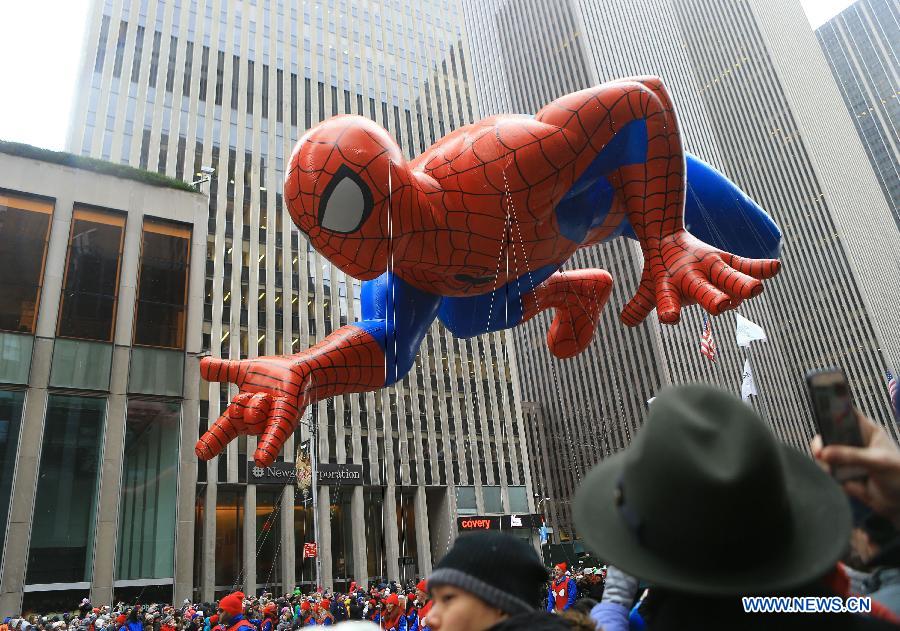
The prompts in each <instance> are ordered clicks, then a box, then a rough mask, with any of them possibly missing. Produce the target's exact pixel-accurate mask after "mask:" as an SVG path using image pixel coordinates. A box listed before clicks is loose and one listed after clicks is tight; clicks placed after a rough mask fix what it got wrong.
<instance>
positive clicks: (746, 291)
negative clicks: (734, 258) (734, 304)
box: [709, 259, 763, 300]
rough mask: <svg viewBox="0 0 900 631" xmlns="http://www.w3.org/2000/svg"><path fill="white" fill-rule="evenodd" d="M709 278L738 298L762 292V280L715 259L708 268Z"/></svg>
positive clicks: (746, 298) (744, 298) (750, 296)
mask: <svg viewBox="0 0 900 631" xmlns="http://www.w3.org/2000/svg"><path fill="white" fill-rule="evenodd" d="M709 278H710V280H711V281H712V282H713V283H714V284H715V285H716V287H718V288H719V289H721V290H722V291H724V292H725V293H727V294H728V295H729V296H731V297H732V298H735V299H739V300H749V299H750V298H753V297H755V296H758V295H759V294H760V293H762V290H763V285H762V281H760V280H758V279H756V278H754V277H753V276H748V275H747V274H744V273H743V272H741V271H739V270H736V269H734V268H733V267H730V266H729V265H726V264H725V262H724V261H722V260H721V259H717V260H716V262H715V263H713V264H712V266H711V267H710V270H709Z"/></svg>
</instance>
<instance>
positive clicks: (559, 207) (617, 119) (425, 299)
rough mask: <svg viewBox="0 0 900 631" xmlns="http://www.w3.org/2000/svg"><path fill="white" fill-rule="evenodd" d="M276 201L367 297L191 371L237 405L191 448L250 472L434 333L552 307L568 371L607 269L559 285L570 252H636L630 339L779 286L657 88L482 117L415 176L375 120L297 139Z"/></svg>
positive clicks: (731, 192)
mask: <svg viewBox="0 0 900 631" xmlns="http://www.w3.org/2000/svg"><path fill="white" fill-rule="evenodd" d="M284 191H285V200H286V202H287V206H288V210H289V211H290V213H291V217H292V219H293V220H294V222H295V223H296V225H297V227H298V228H299V229H300V230H302V231H303V232H304V233H306V235H307V236H308V237H309V240H310V242H311V243H312V245H313V246H314V247H315V248H316V250H318V252H319V253H321V254H322V255H323V256H324V257H325V258H327V259H328V260H329V261H331V262H332V263H333V264H334V265H336V266H337V267H338V268H340V269H341V270H342V271H344V272H345V273H346V274H348V275H350V276H353V277H354V278H357V279H360V280H362V281H365V282H364V283H363V287H362V296H361V298H362V319H361V321H359V322H355V323H353V324H349V325H347V326H343V327H341V328H340V329H338V330H337V331H334V332H333V333H332V334H330V335H329V336H328V337H326V338H325V339H324V340H322V341H321V342H319V343H318V344H316V345H315V346H313V347H312V348H310V349H308V350H306V351H303V352H301V353H298V354H296V355H291V356H278V357H261V358H256V359H246V360H240V361H233V360H222V359H218V358H213V357H207V358H204V359H203V360H202V361H201V365H200V370H201V374H202V375H203V377H204V378H205V379H207V380H209V381H220V382H226V381H227V382H232V383H235V384H237V385H238V386H239V388H240V393H239V394H237V395H236V396H235V397H234V399H233V400H232V403H231V404H230V405H229V407H228V408H227V409H226V410H225V412H224V413H223V414H222V416H221V417H220V418H219V419H218V420H217V421H216V422H215V423H214V424H213V425H212V427H210V429H209V431H208V432H206V433H205V434H204V435H203V436H202V437H201V438H200V441H199V442H198V443H197V448H196V451H197V454H198V456H199V457H200V458H202V459H209V458H212V457H214V456H215V455H217V454H218V453H220V452H221V451H222V449H224V447H225V445H226V444H227V443H228V442H229V441H231V440H233V439H234V438H235V437H236V436H237V435H238V434H252V435H258V436H260V438H259V441H258V443H257V449H256V452H255V454H254V459H255V460H256V462H257V464H259V465H261V466H265V465H268V464H270V463H271V462H273V461H274V459H275V458H276V457H277V455H278V453H279V451H280V450H281V447H282V446H283V444H284V441H285V440H286V439H287V438H288V437H289V436H290V435H291V434H292V433H293V432H294V429H295V428H296V425H297V421H298V418H299V416H300V415H301V413H302V412H303V410H304V409H305V408H306V406H307V405H309V404H310V403H314V402H316V401H320V400H322V399H325V398H327V397H331V396H335V395H339V394H346V393H351V392H365V391H371V390H376V389H378V388H381V387H383V386H386V385H390V384H392V383H395V382H396V381H398V380H400V379H402V378H403V377H404V376H405V375H406V373H407V372H408V371H409V369H410V368H411V366H412V363H413V360H414V358H415V356H416V353H417V351H418V347H419V344H420V343H421V342H422V340H423V339H424V337H425V334H426V333H427V331H428V329H429V327H430V326H431V324H432V323H433V322H434V320H435V319H439V320H440V321H441V322H442V323H443V324H444V325H445V326H446V327H447V328H448V329H449V330H450V331H451V332H452V333H453V334H454V335H456V336H458V337H471V336H475V335H479V334H481V333H486V332H491V331H499V330H502V329H507V328H510V327H514V326H517V325H519V324H521V323H523V322H525V321H526V320H528V319H529V318H532V317H534V316H535V315H536V314H537V313H539V312H540V311H543V310H545V309H550V308H553V309H554V310H555V317H554V319H553V322H552V324H551V327H550V331H549V333H548V340H547V342H548V346H549V348H550V351H551V352H552V353H553V354H554V355H556V356H557V357H571V356H573V355H576V354H577V353H579V352H581V351H582V350H584V348H585V347H586V346H587V345H588V344H589V343H590V341H591V338H592V336H593V332H594V329H595V327H596V325H597V322H598V319H599V313H600V310H601V309H602V307H603V305H604V304H605V303H606V301H607V299H608V297H609V294H610V291H611V288H612V277H611V276H610V275H609V273H608V272H606V271H604V270H599V269H585V270H576V271H565V272H562V271H560V268H561V267H562V266H563V265H564V264H565V263H566V261H568V260H569V258H570V257H571V256H572V255H573V254H574V253H575V251H576V250H578V249H579V248H583V247H589V246H591V245H594V244H597V243H601V242H604V241H607V240H610V239H613V238H616V237H620V236H622V237H627V238H631V239H636V240H637V241H638V242H639V243H640V245H641V249H642V251H643V255H644V269H643V274H642V276H641V279H640V282H639V284H638V287H637V290H636V294H635V296H634V297H633V298H632V299H631V301H629V302H628V303H627V304H626V305H625V308H624V309H623V311H622V314H621V319H622V322H623V323H624V324H626V325H628V326H635V325H637V324H639V323H640V322H641V321H643V320H644V318H646V317H647V315H648V314H649V313H650V312H651V311H652V310H653V309H654V308H655V309H656V310H657V314H658V317H659V319H660V321H661V322H664V323H667V324H674V323H677V322H678V320H679V317H680V312H681V308H682V306H684V305H689V304H693V303H697V304H700V305H701V307H703V308H704V309H705V310H706V311H708V312H709V313H711V314H713V315H717V314H719V313H721V312H723V311H725V310H726V309H732V308H734V307H736V306H737V305H738V304H740V302H741V301H743V300H746V299H748V298H751V297H753V296H756V295H757V294H759V292H760V291H762V283H761V280H763V279H767V278H771V277H772V276H774V275H775V274H776V273H777V272H778V270H779V263H778V261H777V260H774V257H775V256H777V254H778V251H779V247H780V242H781V235H780V232H779V230H778V228H777V227H776V226H775V224H774V223H773V222H772V220H771V219H770V218H769V217H768V215H766V214H765V212H763V211H762V209H760V208H759V206H757V205H756V204H755V203H754V202H753V201H752V200H750V199H749V198H748V197H747V196H746V195H745V194H744V193H742V192H741V191H740V190H739V189H738V188H737V187H736V186H735V185H734V184H732V183H731V182H730V181H729V180H728V179H727V178H725V176H723V175H722V174H720V173H718V172H717V171H715V170H714V169H712V168H711V167H709V166H708V165H706V164H704V163H703V162H701V161H700V160H698V159H696V158H693V157H692V156H687V157H686V156H685V152H684V150H683V149H682V144H681V137H680V134H679V131H678V125H677V122H676V119H675V112H674V109H673V106H672V103H671V100H670V98H669V95H668V93H667V92H666V90H665V88H664V87H663V85H662V84H661V82H660V81H659V79H657V78H654V77H638V78H632V79H624V80H620V81H614V82H611V83H606V84H602V85H600V86H597V87H594V88H590V89H587V90H582V91H580V92H575V93H573V94H569V95H566V96H563V97H561V98H559V99H557V100H556V101H553V102H552V103H550V104H549V105H547V106H546V107H544V108H543V109H542V110H540V111H539V112H538V113H537V114H536V115H535V116H533V117H532V116H515V115H504V116H495V117H491V118H487V119H484V120H482V121H481V122H479V123H476V124H474V125H468V126H466V127H462V128H460V129H457V130H456V131H454V132H452V133H451V134H449V135H447V136H445V137H444V138H442V139H441V140H439V141H438V142H436V143H435V144H434V145H432V146H431V147H430V148H429V149H428V150H427V151H425V152H424V153H423V154H421V155H420V156H418V157H417V158H416V159H414V160H413V161H411V162H408V161H407V160H406V158H405V157H404V156H403V154H402V153H401V150H400V148H399V146H398V145H397V143H396V142H395V141H394V140H393V139H392V138H391V137H390V136H389V135H388V134H387V133H386V132H385V131H384V129H382V128H381V127H380V126H378V125H377V124H376V123H374V122H372V121H370V120H368V119H364V118H361V117H358V116H336V117H334V118H331V119H329V120H327V121H324V122H323V123H321V124H319V125H317V126H316V127H314V128H312V129H310V130H309V131H308V132H307V133H306V134H305V135H304V136H303V137H302V138H301V139H300V140H299V142H298V143H297V147H296V148H295V150H294V153H293V155H292V157H291V161H290V168H289V171H288V173H287V176H286V178H285V186H284ZM686 193H689V194H687V195H686ZM686 223H687V225H688V226H689V227H690V228H691V232H688V230H687V229H686V225H685V224H686ZM735 250H737V251H739V252H740V253H741V254H742V255H743V256H746V257H750V258H743V257H742V256H737V255H735V254H732V253H730V251H735ZM758 258H761V259H762V260H755V259H758Z"/></svg>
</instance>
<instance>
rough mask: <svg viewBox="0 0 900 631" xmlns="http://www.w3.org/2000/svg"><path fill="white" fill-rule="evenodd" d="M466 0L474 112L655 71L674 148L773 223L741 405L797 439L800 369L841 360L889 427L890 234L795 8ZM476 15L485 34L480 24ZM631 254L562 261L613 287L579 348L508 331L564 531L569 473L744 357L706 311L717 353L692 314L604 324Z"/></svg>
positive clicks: (893, 353)
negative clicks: (750, 389)
mask: <svg viewBox="0 0 900 631" xmlns="http://www.w3.org/2000/svg"><path fill="white" fill-rule="evenodd" d="M464 7H465V11H466V21H467V24H468V26H469V31H470V41H471V44H472V46H473V58H474V59H479V60H484V59H498V58H499V59H501V60H502V62H498V63H497V64H495V65H493V66H492V65H491V64H489V63H476V64H475V66H474V68H475V72H476V87H477V88H478V103H479V107H480V108H481V109H482V112H481V114H482V115H488V114H494V113H498V112H499V111H501V109H500V108H504V107H509V109H511V110H512V111H517V112H523V113H533V112H535V111H536V110H537V109H539V108H540V107H541V106H543V105H544V104H545V103H546V102H548V101H550V100H552V99H553V98H556V97H557V96H560V95H562V94H565V93H566V92H569V91H571V90H573V89H580V88H583V87H587V86H588V85H590V84H595V83H600V82H603V81H609V80H612V79H616V78H620V77H627V76H633V75H646V74H653V75H657V76H660V77H662V79H663V81H664V82H665V84H666V85H667V86H668V88H669V90H670V92H671V93H672V95H673V99H674V102H675V106H676V110H677V113H678V117H679V121H680V125H681V131H682V135H683V139H684V144H685V148H686V149H687V150H688V151H690V152H692V153H694V154H695V155H698V156H700V157H702V158H703V159H704V160H706V161H707V162H710V163H711V164H713V165H714V166H715V167H717V168H718V169H719V170H721V171H723V172H724V173H725V174H726V175H728V176H729V177H730V178H731V179H732V180H733V181H735V182H737V183H738V185H739V186H741V188H743V189H744V190H745V191H746V192H747V193H748V194H750V196H751V197H753V198H754V199H756V200H757V201H759V203H760V205H761V206H762V207H763V208H765V209H766V210H767V211H768V212H769V213H770V214H771V215H772V216H773V217H774V218H775V220H776V221H777V222H778V223H779V225H780V226H781V228H782V230H783V231H784V247H783V250H782V260H783V261H784V265H785V267H784V270H783V271H782V273H781V274H780V275H779V276H777V277H776V278H775V279H773V280H771V281H767V282H766V290H765V291H764V292H763V294H762V295H761V296H760V297H758V298H756V299H754V300H752V301H750V302H749V303H745V304H744V305H742V306H741V307H740V309H739V312H740V313H741V314H743V315H744V316H746V317H748V318H750V319H751V320H753V321H754V322H757V323H758V324H760V325H762V326H763V327H764V328H765V330H766V331H767V333H768V337H769V339H768V341H767V342H762V343H757V344H754V346H753V349H752V352H753V357H752V361H753V370H754V376H755V379H756V383H757V385H758V386H759V389H760V392H761V396H760V397H758V398H756V399H755V400H754V401H753V405H754V406H755V407H756V408H757V409H758V410H759V411H760V413H761V414H762V416H763V417H764V418H765V419H766V421H767V422H769V423H770V424H771V425H772V427H773V429H775V431H776V432H777V433H778V434H779V435H780V436H781V437H782V438H783V439H784V440H786V441H787V442H789V443H790V444H793V445H795V446H796V447H798V448H801V449H803V448H805V446H806V444H807V442H808V439H809V438H810V437H811V436H812V434H813V429H812V423H811V416H810V412H809V408H808V406H807V403H806V393H805V391H804V383H803V376H804V373H805V372H806V370H807V369H809V368H814V367H824V366H830V365H840V366H842V367H843V368H844V369H845V370H846V371H847V374H848V377H849V378H850V380H851V382H852V384H853V387H854V394H855V396H856V400H857V403H858V405H859V407H860V408H861V409H862V410H863V411H864V412H865V413H866V414H868V415H869V416H871V417H872V418H875V419H877V420H878V421H879V422H881V423H883V424H884V425H885V426H886V427H888V428H889V432H890V433H891V434H892V436H894V437H895V438H896V430H895V429H894V427H893V424H892V423H891V422H890V420H889V419H890V412H889V408H888V404H887V398H886V389H885V382H884V372H885V369H886V368H888V367H895V366H897V365H898V364H900V349H898V341H897V339H896V335H893V336H892V333H891V332H892V331H896V330H897V328H898V326H900V316H898V314H897V310H896V308H895V306H892V305H895V303H896V300H895V299H894V300H890V299H889V294H890V293H891V291H892V290H893V291H894V293H895V288H896V283H895V282H892V277H894V276H896V274H895V273H894V272H893V270H896V269H897V265H898V256H900V254H898V253H900V243H898V239H897V232H896V230H894V227H893V225H892V224H893V222H892V221H890V216H889V212H888V211H887V209H886V207H885V203H884V200H883V199H882V198H881V197H880V195H878V194H877V187H875V184H874V179H873V177H874V176H873V174H872V171H871V168H870V167H869V165H868V163H867V161H866V160H865V157H864V155H863V153H862V150H861V146H860V143H859V141H858V139H856V138H855V136H854V135H853V134H852V131H851V126H850V121H849V119H847V117H846V116H845V114H844V113H843V111H837V110H838V109H840V108H839V107H838V104H839V94H838V92H837V90H836V89H835V86H834V82H833V80H832V79H831V78H830V76H829V74H828V72H827V70H826V65H825V62H824V58H823V56H822V54H821V52H820V50H819V49H818V47H817V46H816V45H815V43H814V41H813V36H812V31H811V30H810V29H809V27H808V23H807V22H806V19H805V17H804V15H803V13H802V10H801V9H800V7H799V5H795V4H793V3H790V5H789V6H788V7H781V5H779V7H781V8H780V9H779V10H778V12H779V13H778V17H776V15H775V13H776V12H775V9H770V8H767V7H765V6H763V3H755V2H750V3H738V2H722V3H715V2H701V1H699V0H695V1H688V0H684V1H682V0H671V1H670V0H631V1H624V2H616V3H593V2H579V1H576V0H555V1H553V2H549V3H545V2H536V1H535V2H532V1H531V0H526V1H524V2H508V1H506V0H496V1H495V2H493V3H483V2H474V1H472V2H465V3H464ZM479 24H485V25H486V27H485V32H486V33H489V34H490V35H489V36H485V37H478V36H477V35H476V29H477V25H479ZM494 68H497V70H496V71H495V70H494ZM801 69H802V70H803V73H804V74H803V76H802V77H801V76H799V74H800V72H801ZM492 72H496V73H497V74H496V75H493V74H491V73H492ZM799 85H802V86H804V91H801V90H800V89H799V88H798V86H799ZM813 94H815V98H813V97H812V96H811V95H813ZM800 130H804V131H803V132H801V131H800ZM869 184H871V186H869ZM688 194H690V190H688ZM854 216H855V219H854ZM870 226H871V227H870ZM689 227H690V226H689ZM641 265H642V259H641V257H640V254H639V249H638V247H637V245H636V244H635V243H630V242H626V241H618V242H612V243H609V244H604V245H602V246H600V247H596V248H593V249H591V250H587V251H582V252H579V253H578V255H576V257H574V259H573V261H572V262H571V263H570V266H569V268H577V267H604V268H606V269H608V270H609V271H610V272H611V273H612V274H613V276H614V278H615V279H616V281H617V285H616V287H615V289H614V292H613V295H612V297H611V298H610V301H609V304H608V305H607V307H606V309H605V311H604V313H603V319H602V321H601V324H600V327H599V329H598V333H597V336H596V340H595V342H594V343H593V345H592V346H591V347H590V348H588V350H587V351H585V353H583V354H582V355H581V356H579V357H577V358H574V359H572V360H567V361H557V360H555V359H553V358H552V357H550V355H549V354H548V352H547V351H546V349H545V348H542V342H541V340H542V338H543V335H544V331H545V330H546V326H547V323H548V322H547V319H546V318H535V320H534V321H533V322H530V323H528V325H526V326H525V327H524V329H523V331H521V332H517V337H516V340H517V344H516V346H517V354H516V355H517V357H518V359H519V363H520V366H519V372H520V374H521V376H522V389H523V410H524V412H525V414H526V416H527V418H528V419H529V424H528V435H529V449H530V451H531V462H532V466H533V468H534V484H535V490H536V491H537V492H538V494H539V495H540V496H541V497H540V498H539V500H538V501H539V502H540V503H541V507H540V508H541V511H542V512H544V513H546V514H547V515H548V517H549V524H550V525H551V526H553V527H555V528H557V529H558V531H559V534H560V535H561V536H562V537H566V536H573V534H577V533H573V526H572V520H571V511H570V506H569V502H570V500H571V495H572V491H573V489H574V487H575V485H576V484H577V482H578V480H579V479H580V477H581V476H582V474H583V473H584V471H585V470H586V469H587V468H589V467H590V465H591V464H593V462H595V461H596V460H598V459H600V458H602V457H603V456H605V455H607V454H609V453H610V452H611V451H615V450H617V449H620V448H622V447H623V446H625V445H626V444H627V443H628V442H629V441H630V436H631V434H632V433H633V432H634V431H636V430H637V429H638V427H639V426H640V423H641V419H642V418H643V415H644V414H645V412H646V409H647V400H649V399H650V398H651V397H652V396H654V394H655V393H656V391H657V389H658V388H659V387H660V386H661V385H665V384H668V383H684V382H689V381H704V382H709V383H714V384H718V385H719V386H721V387H723V388H726V389H729V390H731V391H732V392H735V393H737V392H739V391H740V383H741V376H742V368H743V365H744V362H745V359H746V358H747V353H746V351H744V350H742V349H738V348H737V347H736V345H735V343H734V328H735V326H734V316H733V314H730V313H727V314H725V315H723V316H720V317H717V318H714V319H713V324H712V328H713V333H714V337H715V340H716V342H717V345H718V361H717V362H716V363H715V364H713V363H712V362H710V361H708V360H707V359H706V358H705V357H703V356H702V355H700V353H699V344H700V335H701V331H702V314H701V313H700V311H699V310H698V308H697V307H691V308H688V309H686V310H684V312H683V314H682V321H681V322H680V323H679V324H678V325H677V326H673V327H670V326H661V325H659V324H658V321H657V320H656V316H655V314H651V316H650V318H649V319H648V321H647V322H646V323H644V324H642V325H641V326H640V327H637V328H635V329H626V328H624V327H623V326H622V325H621V324H620V323H619V322H618V312H619V310H620V309H621V307H622V306H623V304H624V302H625V301H626V300H627V299H628V298H630V297H631V295H632V294H633V291H634V288H635V286H636V284H637V281H638V278H639V274H640V270H641ZM879 269H880V270H881V271H880V272H879V271H878V270H879ZM886 270H892V271H891V272H887V271H886Z"/></svg>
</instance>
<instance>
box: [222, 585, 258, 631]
mask: <svg viewBox="0 0 900 631" xmlns="http://www.w3.org/2000/svg"><path fill="white" fill-rule="evenodd" d="M217 613H218V615H219V622H220V623H221V624H222V626H223V627H225V630H226V631H255V629H254V628H253V625H251V624H250V622H249V621H248V620H247V619H246V617H245V616H244V593H243V592H233V593H231V594H228V595H227V596H225V597H224V598H222V600H220V601H219V610H218V611H217Z"/></svg>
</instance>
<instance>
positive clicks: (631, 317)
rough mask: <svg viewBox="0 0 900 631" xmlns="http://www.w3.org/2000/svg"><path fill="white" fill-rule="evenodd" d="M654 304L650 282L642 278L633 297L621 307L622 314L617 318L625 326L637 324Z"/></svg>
mask: <svg viewBox="0 0 900 631" xmlns="http://www.w3.org/2000/svg"><path fill="white" fill-rule="evenodd" d="M655 306H656V303H655V302H654V300H653V289H652V286H651V283H650V281H649V280H648V279H647V278H644V279H642V280H641V284H640V285H638V288H637V292H636V293H635V294H634V298H632V299H631V300H629V301H628V303H627V304H626V305H625V307H624V308H623V309H622V314H621V315H620V316H619V318H620V319H621V320H622V324H624V325H625V326H637V325H638V324H640V323H641V322H643V321H644V319H646V317H647V316H648V315H650V312H651V311H653V308H654V307H655Z"/></svg>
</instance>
